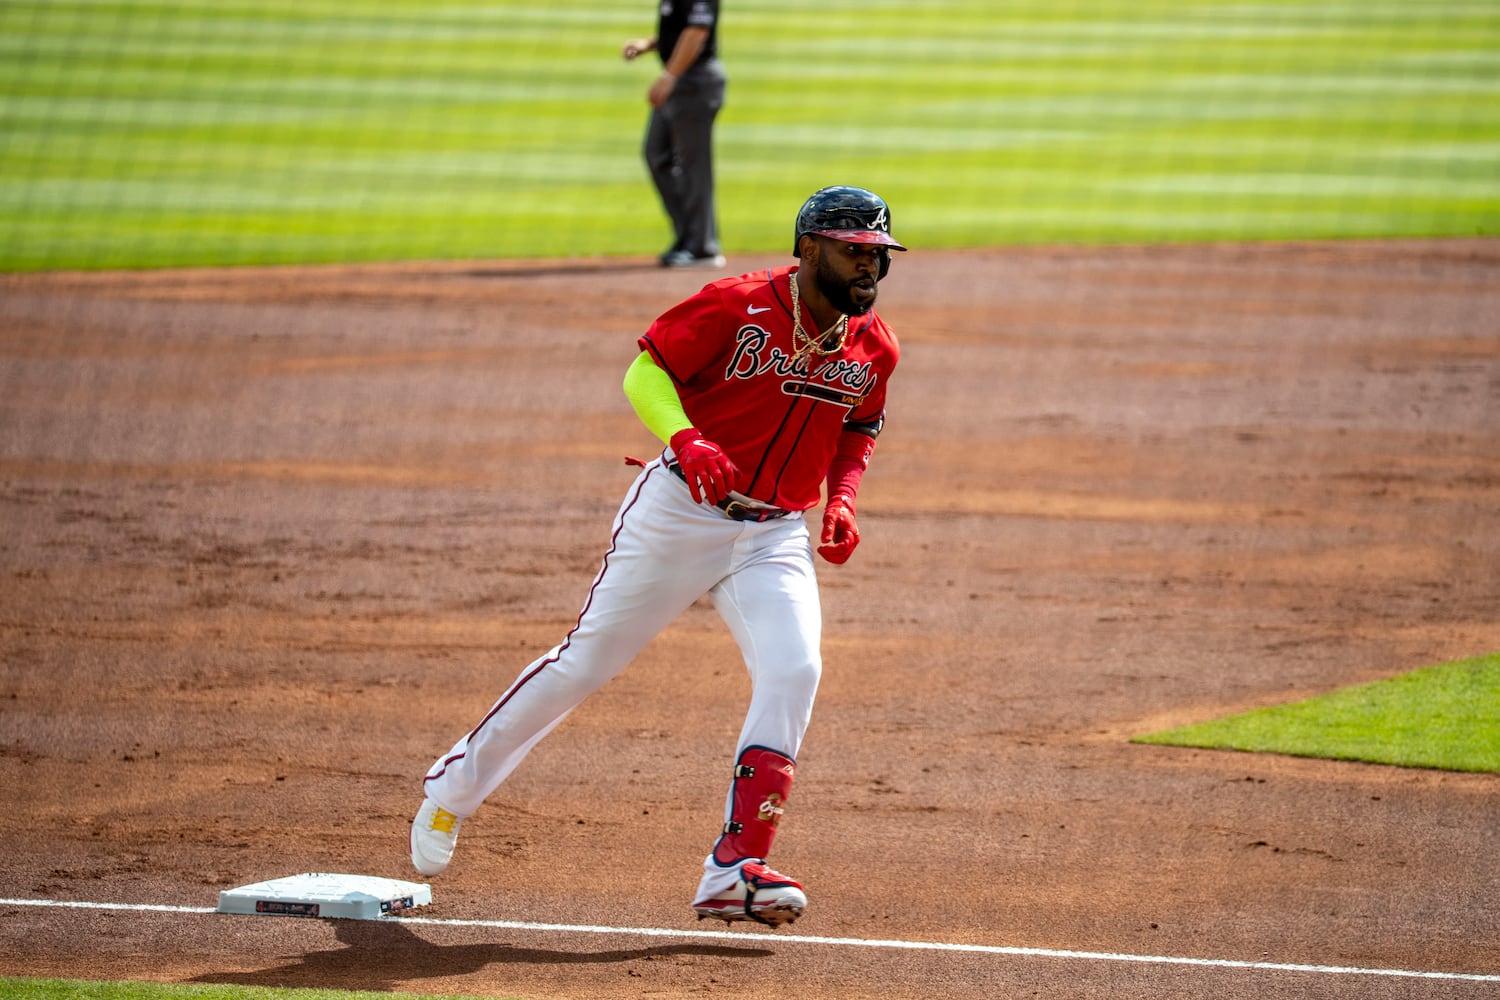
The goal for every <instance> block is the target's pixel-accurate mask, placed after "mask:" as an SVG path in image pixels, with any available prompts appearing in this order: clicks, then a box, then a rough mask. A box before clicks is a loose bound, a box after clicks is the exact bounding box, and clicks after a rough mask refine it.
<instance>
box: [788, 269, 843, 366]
mask: <svg viewBox="0 0 1500 1000" xmlns="http://www.w3.org/2000/svg"><path fill="white" fill-rule="evenodd" d="M797 274H798V272H796V271H793V272H791V283H792V356H793V357H794V358H800V357H802V356H803V355H804V354H806V353H808V352H809V351H816V352H817V353H819V354H821V355H823V356H825V357H826V356H828V355H830V354H837V353H838V352H839V351H842V350H843V349H844V341H846V340H848V339H849V317H848V316H845V315H843V314H842V313H840V314H839V318H838V319H837V320H835V321H834V323H833V325H832V326H830V327H829V328H828V329H826V330H824V331H823V332H822V333H820V334H818V336H817V338H816V339H814V338H813V337H811V336H809V335H808V333H807V331H806V330H804V329H802V306H801V303H799V302H798V300H797V294H798V293H797ZM835 330H837V331H838V332H839V339H838V342H837V343H835V344H834V345H833V346H832V347H824V346H823V345H824V344H825V343H827V342H828V338H829V337H831V336H832V335H833V331H835Z"/></svg>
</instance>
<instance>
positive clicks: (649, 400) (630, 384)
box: [625, 351, 693, 444]
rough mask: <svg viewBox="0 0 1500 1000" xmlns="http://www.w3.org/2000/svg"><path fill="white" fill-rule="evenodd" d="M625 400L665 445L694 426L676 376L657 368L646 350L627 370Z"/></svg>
mask: <svg viewBox="0 0 1500 1000" xmlns="http://www.w3.org/2000/svg"><path fill="white" fill-rule="evenodd" d="M625 398H626V399H628V400H630V405H631V406H633V407H635V413H636V416H638V417H640V418H641V423H643V424H645V425H646V429H647V430H649V431H650V432H651V433H652V434H655V435H656V436H657V437H659V438H661V441H662V444H670V443H671V441H672V435H673V434H676V433H677V432H678V431H681V430H686V429H687V428H689V427H691V426H693V422H692V421H691V420H689V419H688V418H687V414H686V413H685V412H684V411H683V409H682V400H681V399H680V398H679V397H678V395H677V387H676V386H675V385H673V384H672V376H670V375H668V374H667V373H666V372H664V371H662V370H661V369H660V368H658V367H657V366H656V362H655V361H653V360H652V359H651V352H650V351H642V352H641V353H640V355H639V356H638V357H637V358H636V359H635V360H634V361H633V362H631V364H630V367H629V368H627V369H626V370H625Z"/></svg>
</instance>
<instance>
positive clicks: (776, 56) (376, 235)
mask: <svg viewBox="0 0 1500 1000" xmlns="http://www.w3.org/2000/svg"><path fill="white" fill-rule="evenodd" d="M653 18H654V5H653V4H651V3H649V2H645V0H586V2H574V0H562V2H560V3H557V4H552V5H543V6H537V5H535V4H525V5H523V4H519V3H504V2H502V3H474V2H448V3H439V4H431V3H428V2H426V0H424V2H421V3H418V2H415V0H295V2H293V0H254V2H250V0H173V2H171V3H152V2H117V3H111V2H108V0H86V2H85V0H47V2H37V0H6V2H5V3H3V4H0V270H24V269H40V268H57V267H120V266H163V265H197V264H234V263H296V262H315V261H337V260H382V259H392V260H394V259H430V258H450V259H464V258H483V257H517V256H519V257H525V256H538V255H540V256H593V255H608V254H632V255H634V254H650V253H655V252H658V251H659V250H661V249H662V248H663V247H664V245H665V243H666V242H667V238H668V233H667V228H666V224H665V222H664V220H663V218H662V215H661V211H660V209H659V207H658V206H657V204H656V202H655V198H654V193H653V191H652V189H651V186H650V183H649V181H648V179H647V177H646V174H645V169H644V167H643V165H642V164H641V162H640V157H639V145H640V140H641V131H642V127H643V125H644V120H645V115H646V110H647V109H646V105H645V102H644V91H645V87H646V85H647V83H648V81H649V79H650V77H651V75H652V73H653V66H652V65H651V61H650V60H649V59H645V60H640V61H638V62H637V63H634V64H626V63H624V62H623V61H622V60H621V59H620V57H619V49H620V46H621V44H622V43H623V42H624V41H625V39H627V38H629V37H632V36H635V35H639V34H649V33H650V32H651V30H653V27H654V25H653ZM722 31H723V48H724V56H725V60H726V63H727V65H728V67H729V72H730V90H729V97H728V104H727V106H726V108H725V110H724V112H723V114H722V116H721V118H720V127H719V130H718V138H717V154H718V165H719V168H718V175H719V192H720V215H721V220H722V228H723V232H724V238H725V246H726V249H727V251H728V252H730V253H735V252H748V251H766V250H777V249H780V248H781V247H782V246H783V245H787V244H789V242H790V235H789V228H790V220H791V218H792V216H793V214H794V213H795V211H796V207H797V206H798V205H799V204H800V203H801V200H802V198H803V197H805V196H806V194H808V193H809V192H810V191H812V190H813V189H815V188H816V187H819V186H821V185H823V184H826V183H857V184H863V185H866V186H868V187H872V188H875V189H877V190H879V191H880V192H881V193H882V194H884V195H885V196H886V197H887V198H888V199H889V200H890V201H891V203H892V205H893V207H894V209H895V219H896V226H897V229H898V230H899V232H900V235H901V238H902V239H903V240H904V241H906V242H908V243H909V244H910V245H912V246H914V247H917V248H922V247H955V246H972V245H988V244H1005V243H1050V242H1058V241H1064V242H1117V241H1127V242H1158V241H1198V240H1225V239H1235V240H1240V239H1272V238H1315V237H1317V238H1321V237H1335V238H1336V237H1371V236H1443V235H1474V234H1487V235H1488V234H1494V233H1496V232H1497V228H1500V166H1497V165H1500V4H1496V3H1495V2H1493V0H1422V2H1421V3H1406V2H1397V0H1257V2H1212V0H1210V2H1204V0H1129V2H1127V0H1074V2H1071V3H1062V4H1060V3H1056V2H1055V0H1046V2H1043V0H1014V2H1007V3H1004V4H998V3H994V2H993V0H943V2H934V3H927V4H923V5H922V7H921V12H920V16H918V15H917V14H916V13H914V12H913V7H912V5H911V4H910V3H908V2H905V0H900V2H897V0H826V2H824V3H822V4H819V5H817V6H816V7H813V8H801V7H796V6H795V5H794V6H791V7H788V6H787V5H785V4H782V3H772V2H770V0H736V2H735V3H732V4H729V5H727V6H726V10H725V14H724V22H723V28H722Z"/></svg>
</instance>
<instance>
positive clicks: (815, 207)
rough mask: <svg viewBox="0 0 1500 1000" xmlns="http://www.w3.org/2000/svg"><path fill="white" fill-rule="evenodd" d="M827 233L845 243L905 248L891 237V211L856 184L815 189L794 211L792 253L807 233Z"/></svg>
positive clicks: (877, 197) (871, 192)
mask: <svg viewBox="0 0 1500 1000" xmlns="http://www.w3.org/2000/svg"><path fill="white" fill-rule="evenodd" d="M809 234H811V235H814V236H826V237H828V238H829V239H831V240H842V241H843V242H845V243H874V244H878V245H879V246H883V247H890V248H891V249H892V250H905V249H906V247H904V246H902V245H901V244H900V243H897V242H896V241H895V240H894V239H892V238H891V210H890V208H889V207H888V206H887V205H886V203H885V201H884V200H883V199H882V198H881V197H880V196H879V195H878V194H875V193H874V192H873V191H866V190H865V189H864V188H858V187H846V186H839V187H826V188H823V189H822V190H821V191H815V192H814V193H813V195H812V197H810V198H808V199H807V201H805V202H803V203H802V211H800V212H798V213H797V231H796V234H795V235H794V236H793V238H792V256H793V257H797V256H800V255H799V254H798V253H797V244H799V243H801V242H802V237H804V236H807V235H809Z"/></svg>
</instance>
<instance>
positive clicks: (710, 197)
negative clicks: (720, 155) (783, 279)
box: [622, 0, 728, 268]
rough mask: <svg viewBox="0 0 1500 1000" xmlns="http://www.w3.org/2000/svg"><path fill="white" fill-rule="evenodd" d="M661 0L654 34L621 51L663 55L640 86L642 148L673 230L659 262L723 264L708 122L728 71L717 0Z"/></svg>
mask: <svg viewBox="0 0 1500 1000" xmlns="http://www.w3.org/2000/svg"><path fill="white" fill-rule="evenodd" d="M660 5H661V6H660V13H659V14H658V17H657V22H656V36H655V37H654V38H636V39H632V40H631V41H629V42H626V43H625V47H624V49H623V50H622V54H623V55H624V57H625V59H626V60H627V61H629V60H631V59H634V58H636V57H637V56H639V55H642V54H644V53H646V52H656V53H658V54H659V55H660V56H661V62H662V71H661V74H660V75H659V76H658V77H657V78H656V79H655V80H653V81H652V82H651V87H650V89H649V90H647V91H646V100H647V101H649V102H650V103H651V117H650V119H649V120H648V121H647V124H646V139H645V143H644V145H643V148H642V153H643V154H644V156H645V159H646V166H647V167H648V168H649V169H650V171H651V179H652V180H653V181H654V182H655V183H656V190H657V193H658V194H659V195H661V203H662V207H663V208H665V209H666V211H667V217H668V218H670V219H671V220H672V230H673V233H674V235H675V239H674V240H673V241H672V245H671V246H670V247H669V248H668V249H667V251H666V253H664V254H662V255H661V263H662V266H663V267H699V268H721V267H723V266H724V263H725V262H724V256H723V254H721V253H720V248H719V224H718V217H717V212H716V209H715V207H714V160H713V128H714V119H715V118H716V117H717V116H718V114H719V109H720V108H721V107H723V106H724V90H725V87H726V85H727V83H728V77H727V76H726V74H725V72H724V64H723V63H721V62H720V61H719V54H718V50H719V44H718V28H719V0H660Z"/></svg>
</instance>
